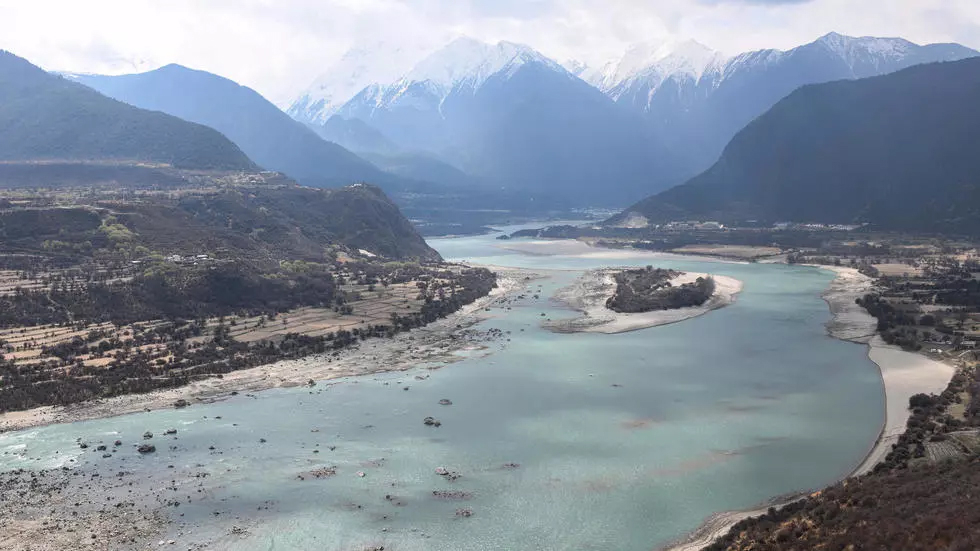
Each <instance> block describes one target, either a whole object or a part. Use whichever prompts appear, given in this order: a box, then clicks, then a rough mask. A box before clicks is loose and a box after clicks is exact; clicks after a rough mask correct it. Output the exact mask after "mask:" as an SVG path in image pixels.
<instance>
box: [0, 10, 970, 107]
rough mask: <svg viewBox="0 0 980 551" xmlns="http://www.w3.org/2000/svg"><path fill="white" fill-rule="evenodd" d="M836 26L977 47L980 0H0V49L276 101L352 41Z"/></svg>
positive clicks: (568, 40) (707, 33) (589, 53)
mask: <svg viewBox="0 0 980 551" xmlns="http://www.w3.org/2000/svg"><path fill="white" fill-rule="evenodd" d="M830 31H838V32H841V33H844V34H852V35H874V36H902V37H905V38H908V39H910V40H913V41H915V42H920V43H921V42H940V41H943V42H947V41H952V42H960V43H963V44H966V45H967V46H971V47H974V48H980V1H977V0H0V48H2V49H7V50H10V51H12V52H14V53H16V54H18V55H20V56H23V57H26V58H28V59H29V60H31V61H32V62H34V63H36V64H38V65H41V66H42V67H44V68H46V69H52V70H67V71H76V72H108V73H121V72H134V68H135V69H139V70H144V69H149V68H154V67H157V66H160V65H164V64H167V63H171V62H173V63H181V64H183V65H187V66H191V67H195V68H199V69H205V70H208V71H212V72H215V73H219V74H222V75H224V76H227V77H229V78H232V79H234V80H237V81H238V82H241V83H243V84H246V85H248V86H251V87H253V88H255V89H257V90H258V91H259V92H261V93H263V94H265V95H266V96H267V97H269V98H270V99H272V100H273V101H276V102H277V103H280V104H282V103H283V102H285V101H287V100H289V99H290V98H291V97H292V96H294V95H296V94H297V93H298V92H300V91H301V90H302V89H304V88H306V86H307V85H308V84H309V83H310V82H311V81H312V80H313V79H314V78H315V77H316V76H317V75H319V74H320V73H322V72H323V71H324V70H325V69H326V68H327V67H329V66H330V63H331V62H333V61H334V60H335V59H337V58H338V57H339V56H340V55H342V54H343V53H344V52H345V51H346V50H347V49H348V48H350V47H352V46H356V45H359V44H374V43H377V42H379V41H383V42H385V43H387V44H391V45H403V46H404V47H406V48H412V49H420V50H421V49H425V48H431V47H434V46H435V45H437V44H440V43H443V42H446V41H448V40H449V39H451V38H452V37H454V36H458V35H469V36H472V37H474V38H479V39H482V40H486V41H497V40H511V41H515V42H522V43H525V44H529V45H531V46H533V47H535V48H537V49H539V50H541V51H542V52H543V53H545V54H547V55H549V56H551V57H554V58H556V59H558V60H560V61H561V60H565V59H572V58H574V59H579V60H583V61H586V62H589V63H593V64H596V63H600V62H602V61H605V60H607V59H608V58H611V57H614V56H616V55H618V54H620V53H622V51H624V50H625V49H626V47H627V46H628V45H629V44H631V43H634V42H639V41H646V40H659V39H667V38H693V39H696V40H699V41H701V42H703V43H704V44H706V45H708V46H711V47H713V48H716V49H719V50H721V51H723V52H725V53H729V54H733V53H738V52H741V51H745V50H749V49H757V48H764V47H778V48H790V47H793V46H796V45H799V44H802V43H805V42H809V41H811V40H813V39H814V38H816V37H818V36H820V35H823V34H825V33H827V32H830Z"/></svg>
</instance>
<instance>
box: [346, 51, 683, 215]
mask: <svg viewBox="0 0 980 551" xmlns="http://www.w3.org/2000/svg"><path fill="white" fill-rule="evenodd" d="M338 115H340V116H341V117H344V118H347V119H360V120H362V121H365V122H366V123H367V124H369V125H370V126H371V127H373V128H375V129H377V130H378V131H380V132H381V133H382V134H383V135H385V136H386V137H388V138H389V139H391V140H392V141H393V142H394V143H395V144H397V145H398V146H399V147H401V148H404V149H410V150H416V151H417V150H422V151H424V152H427V153H428V154H429V155H430V156H434V157H436V158H438V159H441V160H443V161H447V162H449V163H450V164H451V165H453V166H455V167H457V168H459V169H462V170H463V171H464V172H466V173H468V174H471V175H473V176H476V177H478V178H481V179H485V180H487V181H490V182H494V183H496V184H498V185H500V186H504V187H506V188H508V189H511V190H516V191H527V192H529V193H551V194H556V195H558V194H560V195H564V196H565V197H573V198H575V199H576V200H579V201H581V203H582V204H587V203H594V202H597V201H598V202H604V203H605V204H611V203H614V202H616V201H622V200H624V199H625V198H628V197H637V196H639V195H641V194H642V190H643V189H648V187H647V186H649V185H650V184H651V181H653V180H657V179H658V178H660V177H661V176H662V175H663V174H664V173H665V172H667V170H665V168H664V167H663V166H661V164H660V163H664V164H665V165H666V164H668V163H669V159H667V156H666V155H658V154H656V153H655V152H656V151H657V150H658V147H659V146H658V145H657V144H656V143H655V141H654V139H653V136H652V135H651V134H650V133H648V132H647V131H646V130H645V129H644V127H643V125H642V124H640V122H639V121H637V120H635V119H634V117H631V116H630V114H629V113H628V112H627V111H626V110H624V109H621V108H620V107H618V106H616V105H615V104H614V103H613V102H612V101H611V100H610V99H609V98H608V97H606V96H605V95H603V94H602V93H601V92H599V91H598V90H596V89H595V88H593V87H592V86H590V85H588V84H587V83H585V82H584V81H582V80H581V79H579V78H578V77H576V76H575V75H573V74H571V73H569V72H568V71H567V70H565V69H564V68H563V67H562V66H560V65H559V64H558V63H556V62H554V61H552V60H550V59H548V58H547V57H545V56H543V55H542V54H540V53H539V52H536V51H534V50H533V49H531V48H529V47H527V46H522V45H517V44H511V43H506V42H505V43H500V44H497V45H489V44H482V43H479V42H475V41H472V40H458V41H456V42H453V43H452V44H450V45H449V46H448V47H447V48H445V49H444V50H441V51H438V52H436V53H434V54H432V55H431V56H430V57H429V58H427V59H426V60H423V61H422V62H421V63H419V64H418V65H417V66H416V67H415V68H414V69H413V70H411V71H409V72H408V73H407V76H406V77H404V78H402V79H399V80H398V81H396V82H393V83H389V84H386V85H385V84H376V85H372V86H369V87H367V88H365V89H364V90H362V91H361V93H360V94H358V96H357V97H355V98H354V99H352V100H351V101H350V102H348V103H347V105H345V106H344V107H343V108H342V109H341V110H340V111H339V113H338ZM651 152H654V153H651ZM612 181H615V182H617V184H618V185H617V186H616V187H614V188H610V187H609V186H608V183H609V182H612Z"/></svg>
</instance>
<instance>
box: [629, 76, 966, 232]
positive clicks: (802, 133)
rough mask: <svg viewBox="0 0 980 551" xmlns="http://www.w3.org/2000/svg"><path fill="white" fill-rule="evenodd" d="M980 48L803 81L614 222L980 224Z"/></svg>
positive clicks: (962, 228)
mask: <svg viewBox="0 0 980 551" xmlns="http://www.w3.org/2000/svg"><path fill="white" fill-rule="evenodd" d="M978 97H980V58H971V59H965V60H961V61H956V62H945V63H932V64H926V65H919V66H915V67H911V68H909V69H905V70H903V71H899V72H897V73H892V74H889V75H884V76H879V77H872V78H866V79H860V80H843V81H836V82H831V83H824V84H818V85H809V86H804V87H802V88H800V89H798V90H797V91H795V92H793V93H792V94H790V95H789V96H788V97H787V98H785V99H783V100H782V101H780V102H779V103H778V104H777V105H776V106H775V107H773V108H772V109H771V110H769V111H768V112H766V113H765V114H764V115H762V116H760V117H759V118H757V119H756V120H754V121H753V122H752V123H750V124H749V125H748V126H747V127H746V128H745V129H744V130H742V131H741V132H739V133H738V134H737V135H736V136H735V138H734V139H733V140H732V141H731V143H730V144H729V145H728V146H727V147H726V148H725V151H724V153H723V154H722V156H721V158H720V159H719V160H718V162H717V163H715V164H714V166H712V167H711V168H710V169H709V170H707V171H706V172H704V173H703V174H700V175H698V176H697V177H695V178H693V179H691V180H690V181H689V182H687V183H686V184H684V185H681V186H678V187H675V188H673V189H670V190H668V191H665V192H662V193H660V194H658V195H655V196H653V197H651V198H649V199H646V200H644V201H641V202H640V203H638V204H636V205H634V206H633V207H631V208H630V209H628V210H627V211H625V212H624V213H623V214H621V215H619V216H617V217H616V218H614V219H613V220H612V221H611V223H612V224H622V223H625V222H627V221H629V222H630V223H631V224H633V225H635V224H636V222H637V220H639V217H640V216H642V217H645V218H646V222H648V223H661V222H667V221H672V220H690V219H700V220H706V219H711V220H720V221H723V222H740V221H748V220H755V221H758V222H768V223H772V222H778V221H791V222H821V223H841V224H865V223H866V224H872V225H873V227H876V228H883V229H906V230H919V231H942V232H969V233H977V232H980V104H978V103H977V101H976V100H977V98H978Z"/></svg>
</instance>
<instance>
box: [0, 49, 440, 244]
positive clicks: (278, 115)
mask: <svg viewBox="0 0 980 551" xmlns="http://www.w3.org/2000/svg"><path fill="white" fill-rule="evenodd" d="M173 73H177V74H178V75H180V76H181V77H182V78H176V79H175V78H164V79H163V81H162V82H159V83H155V82H154V80H153V79H157V78H162V77H165V76H167V75H168V74H171V75H172V74H173ZM146 78H147V79H149V83H147V82H146V81H143V79H126V78H120V79H119V80H118V81H114V82H119V83H122V84H125V85H126V86H121V87H120V89H126V90H131V89H130V88H128V86H130V85H131V84H133V82H134V80H139V81H142V86H144V88H143V94H144V95H145V97H160V98H161V100H160V101H161V103H163V102H165V97H166V96H168V95H178V96H180V95H181V91H182V90H183V89H184V88H182V87H181V86H180V85H181V84H183V85H184V86H186V87H191V88H193V87H195V86H198V82H196V79H200V78H203V79H205V80H206V81H207V82H209V83H213V82H217V84H218V86H217V87H216V88H212V89H211V90H212V91H213V95H212V96H210V98H211V100H212V103H211V104H204V107H203V108H201V109H202V110H206V107H207V106H208V105H212V106H215V107H217V104H218V103H220V102H221V101H222V99H224V100H227V101H228V102H229V105H228V106H226V107H225V109H234V108H235V107H241V108H243V109H247V111H245V112H246V113H248V114H249V115H252V114H253V113H254V111H253V110H248V109H251V108H252V107H253V105H252V104H250V103H249V101H251V102H252V103H253V104H254V102H255V100H254V99H250V96H251V94H254V92H251V91H248V90H247V89H241V90H244V91H241V90H238V93H239V94H242V95H244V98H245V100H247V101H242V102H238V103H235V102H233V101H231V100H233V99H235V94H234V93H232V92H234V91H230V90H229V87H231V86H235V87H236V88H237V85H233V84H231V83H229V82H228V81H223V80H219V81H215V79H213V78H211V77H210V76H207V75H206V74H198V73H195V72H192V71H188V70H187V69H183V68H180V67H173V66H171V67H165V68H164V69H161V70H159V71H154V72H153V73H148V74H147V76H146ZM172 101H174V102H177V103H180V101H181V100H180V99H175V100H172ZM187 109H189V110H190V111H189V112H193V109H194V107H188V108H187ZM273 109H274V111H275V112H274V113H268V117H269V118H267V119H266V118H262V117H261V116H254V117H253V116H246V117H243V120H242V121H241V122H240V123H239V125H240V126H241V127H248V126H249V125H254V126H255V127H256V128H257V129H258V130H255V131H253V133H254V132H261V131H262V129H266V131H269V132H271V131H273V130H275V124H277V123H278V124H282V123H283V122H284V123H286V124H284V126H295V127H297V128H298V129H299V131H301V132H305V133H308V134H309V136H310V137H311V139H312V140H315V141H317V142H322V143H326V142H324V141H323V140H321V139H320V138H318V137H317V136H316V135H315V134H313V133H312V132H310V131H309V130H307V129H305V128H304V127H303V126H302V125H300V124H299V123H296V122H294V121H292V119H290V118H289V117H288V116H287V115H285V114H284V113H282V112H281V111H278V110H275V108H273ZM215 110H216V111H218V109H217V108H216V109H215ZM260 114H261V113H260ZM202 116H203V115H202ZM211 116H213V117H220V116H221V114H220V113H216V114H214V115H211ZM215 120H220V119H215ZM270 121H271V122H270ZM248 135H249V134H244V136H248ZM239 139H241V141H242V143H245V144H249V143H250V142H249V141H248V140H247V139H244V138H242V136H239ZM334 147H337V146H334ZM354 158H355V160H358V161H359V159H357V158H356V157H354ZM315 160H316V159H314V161H315ZM0 161H2V162H0V187H2V188H20V189H23V188H34V187H38V188H48V189H51V188H77V187H81V188H85V189H87V190H93V192H94V189H95V188H99V190H100V191H102V192H106V193H109V194H112V193H116V192H120V193H121V196H123V197H126V198H128V200H129V202H130V203H133V204H136V205H137V206H138V208H139V209H143V210H140V213H142V214H140V215H139V216H136V218H134V219H133V220H134V223H137V224H138V223H140V222H141V221H143V222H147V223H150V222H153V223H152V224H151V225H147V226H145V227H141V229H140V230H139V232H138V235H139V236H140V239H145V240H153V239H157V240H161V241H162V242H169V243H171V244H176V245H178V246H180V247H184V248H187V247H188V246H189V245H188V244H189V243H191V242H195V243H197V242H201V243H205V244H207V245H210V246H212V247H214V248H221V247H225V248H227V247H231V246H237V247H243V250H245V249H248V250H252V251H257V250H259V249H261V250H262V251H264V252H265V253H264V254H268V255H270V256H273V257H275V255H280V256H279V258H280V259H281V258H283V257H284V256H283V255H287V256H288V255H289V254H293V253H296V254H298V253H299V252H305V253H308V254H310V255H312V256H311V257H314V258H315V257H318V256H322V254H323V251H324V250H326V249H327V248H329V247H332V246H341V247H346V248H347V249H348V250H353V251H357V250H358V249H365V250H369V251H373V252H374V253H375V254H377V255H381V256H383V257H386V258H397V259H409V258H420V259H424V260H437V259H438V258H439V255H438V253H436V252H435V251H434V250H432V249H431V248H430V247H429V246H428V245H426V243H425V241H424V240H423V239H422V237H421V236H420V235H419V234H418V232H417V231H416V230H415V228H414V227H413V226H412V224H411V222H409V221H408V220H407V219H406V218H405V217H404V216H403V215H402V213H401V212H400V211H399V209H398V207H397V206H395V204H393V203H392V202H391V200H390V199H388V197H387V196H386V195H385V194H384V193H383V192H382V191H381V190H380V189H379V188H377V187H374V186H369V185H364V184H360V185H355V186H348V187H346V188H343V189H338V190H319V189H310V188H304V187H300V186H299V185H297V184H296V183H295V182H294V181H292V180H290V179H288V178H285V177H283V176H282V175H280V174H275V173H269V172H262V168H260V167H259V166H258V165H257V164H256V163H255V162H253V161H252V160H251V159H249V157H248V156H247V155H246V154H245V153H243V152H242V150H241V149H239V148H238V146H236V145H235V144H234V143H233V142H232V141H231V140H229V139H228V138H227V137H225V136H224V135H223V134H221V133H219V132H218V131H217V130H214V129H213V128H210V127H207V126H203V125H201V124H197V123H195V122H189V121H187V120H184V119H181V118H178V117H176V116H172V115H169V114H164V113H161V112H159V111H150V110H145V109H141V108H139V107H134V106H132V105H129V104H127V103H123V102H121V101H117V100H115V99H112V98H109V97H106V96H104V95H102V94H100V93H99V92H97V91H95V90H93V89H92V88H89V87H88V86H84V85H82V84H80V83H76V82H72V81H70V80H68V79H66V78H63V77H61V76H58V75H54V74H51V73H48V72H45V71H44V70H42V69H40V68H39V67H36V66H34V65H32V64H31V63H30V62H28V61H26V60H24V59H22V58H19V57H17V56H15V55H13V54H10V53H8V52H0ZM359 162H362V163H365V164H368V166H371V165H370V164H369V163H367V162H366V161H359ZM375 170H377V169H375ZM378 172H380V171H378ZM160 189H169V190H183V193H175V194H172V195H168V194H153V193H147V194H146V195H145V196H140V195H127V194H125V193H124V192H126V191H132V190H143V191H147V192H152V191H157V190H160ZM208 190H210V191H208ZM81 195H84V194H80V195H79V196H81ZM65 196H66V197H72V194H71V193H68V194H66V195H65ZM151 197H153V198H157V199H159V198H163V199H162V202H163V203H166V202H167V200H168V199H167V198H168V197H169V198H171V199H174V198H176V200H177V202H178V203H180V204H181V205H188V204H191V203H192V202H193V201H194V200H197V199H191V197H196V198H202V197H203V198H204V199H200V201H203V202H202V203H200V205H199V206H200V208H198V209H196V210H194V211H193V212H191V213H188V212H184V211H180V212H178V211H172V212H170V213H169V214H168V213H166V212H163V211H161V210H160V208H150V207H148V206H147V205H150V204H151V203H152V202H153V201H155V200H156V199H151ZM134 198H135V199H134ZM124 202H126V201H123V200H121V199H117V200H116V201H115V203H114V205H115V206H114V207H113V208H114V209H116V210H117V211H119V210H120V209H121V208H122V204H123V203H124ZM11 205H12V204H11V203H9V202H8V203H7V204H6V207H3V208H7V209H9V208H12V207H11ZM63 206H64V205H62V204H60V203H57V204H52V205H51V209H52V210H53V211H55V212H56V213H57V211H59V209H61V208H62V207H63ZM185 210H186V209H185ZM16 213H20V214H15V215H12V218H13V219H15V220H19V221H20V223H19V224H14V226H15V227H17V232H20V233H21V234H24V233H26V234H27V235H28V237H30V236H33V235H34V234H32V233H31V231H30V230H29V228H25V227H22V226H24V225H25V224H28V222H30V223H32V224H41V225H44V219H45V217H46V216H47V215H46V214H44V212H42V211H41V210H37V209H33V210H32V209H27V210H25V211H16ZM25 213H26V214H25ZM178 214H179V216H178ZM56 219H58V218H57V216H54V217H53V218H52V220H56ZM50 227H51V225H50V224H48V227H47V228H45V229H44V231H51V230H50ZM54 227H55V228H56V229H57V224H55V226H54ZM134 227H135V226H134ZM55 231H56V230H55ZM12 232H13V229H12V228H11V227H7V228H0V234H4V235H6V236H7V237H8V238H12V236H13V235H14V233H12ZM202 246H203V245H202Z"/></svg>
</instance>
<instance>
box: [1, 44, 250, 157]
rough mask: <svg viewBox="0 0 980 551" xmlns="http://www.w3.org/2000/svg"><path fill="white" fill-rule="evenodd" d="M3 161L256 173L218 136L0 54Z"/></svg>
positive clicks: (231, 145)
mask: <svg viewBox="0 0 980 551" xmlns="http://www.w3.org/2000/svg"><path fill="white" fill-rule="evenodd" d="M0 160H4V161H50V160H74V161H77V160H84V161H89V162H107V161H139V162H149V163H159V164H168V165H173V166H175V167H178V168H187V169H220V170H239V169H245V170H252V169H255V168H256V167H255V165H254V164H253V163H252V162H251V161H250V160H249V159H248V157H247V156H246V155H245V154H244V153H242V151H241V150H240V149H239V148H238V147H237V146H236V145H235V144H234V143H232V142H231V141H229V140H228V139H227V138H225V137H224V136H222V135H221V134H220V133H219V132H217V131H216V130H213V129H211V128H208V127H205V126H201V125H199V124H194V123H190V122H187V121H184V120H181V119H178V118H176V117H172V116H170V115H165V114H163V113H156V112H151V111H146V110H143V109H138V108H136V107H133V106H130V105H126V104H125V103H122V102H119V101H116V100H113V99H110V98H107V97H105V96H103V95H101V94H99V93H98V92H96V91H94V90H92V89H90V88H87V87H85V86H82V85H81V84H77V83H74V82H69V81H67V80H65V79H64V78H61V77H59V76H56V75H51V74H48V73H46V72H45V71H43V70H41V69H40V68H38V67H35V66H34V65H31V64H30V63H29V62H27V61H26V60H24V59H21V58H19V57H17V56H15V55H13V54H11V53H8V52H4V51H0Z"/></svg>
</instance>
